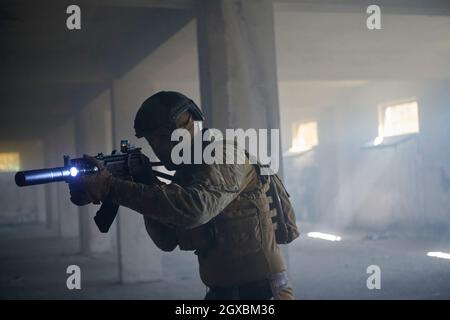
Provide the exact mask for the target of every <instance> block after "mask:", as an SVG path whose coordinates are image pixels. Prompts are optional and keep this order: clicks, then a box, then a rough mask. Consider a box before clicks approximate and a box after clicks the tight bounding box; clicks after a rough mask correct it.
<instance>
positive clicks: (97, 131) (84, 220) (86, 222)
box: [75, 90, 116, 255]
mask: <svg viewBox="0 0 450 320" xmlns="http://www.w3.org/2000/svg"><path fill="white" fill-rule="evenodd" d="M75 121H76V132H75V133H76V154H77V156H78V157H82V156H83V154H88V155H92V156H95V155H97V154H98V153H100V152H102V153H104V154H108V153H110V152H111V151H112V137H111V134H112V120H111V104H110V92H109V90H105V91H104V92H102V93H101V94H100V95H98V96H97V97H96V98H94V99H93V100H92V101H91V102H90V103H88V104H87V105H86V106H84V107H83V108H81V109H80V110H79V111H78V113H77V115H76V120H75ZM99 208H100V206H97V205H93V204H91V205H88V206H82V207H79V208H78V210H79V224H80V230H79V234H80V251H81V253H82V254H85V255H89V254H92V253H99V252H109V251H112V250H114V248H115V247H116V245H115V241H116V226H115V225H113V226H112V227H111V229H110V231H109V232H108V233H107V234H104V233H101V232H100V231H99V230H98V228H97V225H96V224H95V222H94V216H95V214H96V212H97V211H98V210H99Z"/></svg>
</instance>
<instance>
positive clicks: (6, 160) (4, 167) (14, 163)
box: [0, 152, 20, 172]
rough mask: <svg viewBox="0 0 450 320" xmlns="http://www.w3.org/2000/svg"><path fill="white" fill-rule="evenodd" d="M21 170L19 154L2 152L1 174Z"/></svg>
mask: <svg viewBox="0 0 450 320" xmlns="http://www.w3.org/2000/svg"><path fill="white" fill-rule="evenodd" d="M19 170H20V155H19V153H18V152H0V172H11V171H19Z"/></svg>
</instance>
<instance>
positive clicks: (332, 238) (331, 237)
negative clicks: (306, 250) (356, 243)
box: [307, 232, 341, 241]
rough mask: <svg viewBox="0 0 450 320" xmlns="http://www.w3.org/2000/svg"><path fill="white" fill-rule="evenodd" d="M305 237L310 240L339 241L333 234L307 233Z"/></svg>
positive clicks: (339, 238) (338, 237)
mask: <svg viewBox="0 0 450 320" xmlns="http://www.w3.org/2000/svg"><path fill="white" fill-rule="evenodd" d="M307 236H308V237H310V238H316V239H322V240H328V241H341V237H340V236H335V235H334V234H328V233H322V232H308V233H307Z"/></svg>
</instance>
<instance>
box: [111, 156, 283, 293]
mask: <svg viewBox="0 0 450 320" xmlns="http://www.w3.org/2000/svg"><path fill="white" fill-rule="evenodd" d="M267 187H268V186H266V185H264V184H263V182H262V181H261V179H260V178H259V175H258V172H257V169H256V166H255V165H252V164H249V163H247V164H211V165H207V164H201V165H183V166H182V167H180V169H179V170H177V172H176V175H175V177H174V181H173V182H172V183H170V184H157V183H155V184H154V185H144V184H139V183H134V182H130V181H124V180H119V179H114V182H113V184H112V187H111V195H110V196H111V198H112V199H113V201H114V202H116V203H117V204H119V205H122V206H126V207H128V208H131V209H133V210H135V211H137V212H139V213H141V214H142V215H143V216H144V221H145V226H146V228H147V231H148V233H149V235H150V236H151V238H152V239H153V241H154V242H155V244H156V245H157V246H158V247H159V248H161V249H162V250H165V251H171V250H173V249H174V248H175V247H176V246H177V245H178V246H179V247H180V249H182V250H196V253H197V255H198V260H199V265H200V276H201V278H202V281H203V282H204V283H205V284H206V285H208V286H213V285H214V286H231V285H238V284H242V283H246V282H251V281H257V280H262V279H264V278H267V277H268V276H269V275H270V274H273V273H277V272H281V271H285V270H286V267H285V262H284V259H283V257H282V254H281V252H280V249H279V247H278V245H277V244H276V240H275V236H274V227H273V223H272V217H271V213H270V211H269V198H268V197H267V196H266V194H265V191H266V190H267Z"/></svg>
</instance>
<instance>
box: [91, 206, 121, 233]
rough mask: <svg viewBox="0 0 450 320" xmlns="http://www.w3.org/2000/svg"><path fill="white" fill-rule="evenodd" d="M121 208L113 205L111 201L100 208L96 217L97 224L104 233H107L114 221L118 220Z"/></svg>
mask: <svg viewBox="0 0 450 320" xmlns="http://www.w3.org/2000/svg"><path fill="white" fill-rule="evenodd" d="M118 210H119V206H118V205H117V204H114V203H112V202H111V201H110V200H106V201H105V202H103V203H102V205H101V206H100V210H98V211H97V214H96V215H95V217H94V221H95V224H96V225H97V227H98V229H99V230H100V232H102V233H107V232H108V231H109V228H110V227H111V225H112V223H113V221H114V219H115V218H116V215H117V211H118Z"/></svg>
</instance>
